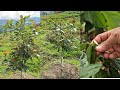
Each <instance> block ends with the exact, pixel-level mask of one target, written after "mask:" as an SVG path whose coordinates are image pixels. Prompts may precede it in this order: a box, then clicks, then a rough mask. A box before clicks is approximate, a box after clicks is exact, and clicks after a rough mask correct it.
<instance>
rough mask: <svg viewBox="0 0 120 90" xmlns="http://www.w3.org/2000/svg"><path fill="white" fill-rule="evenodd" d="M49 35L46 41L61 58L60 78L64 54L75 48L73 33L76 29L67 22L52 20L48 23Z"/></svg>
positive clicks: (57, 19)
mask: <svg viewBox="0 0 120 90" xmlns="http://www.w3.org/2000/svg"><path fill="white" fill-rule="evenodd" d="M50 26H52V27H50V28H51V33H49V34H48V35H47V41H49V42H50V43H51V44H53V48H54V49H56V50H57V51H58V52H60V56H61V76H62V63H63V59H64V53H65V52H69V51H70V50H71V49H73V48H77V47H76V45H75V44H74V42H75V41H76V38H75V32H76V31H77V28H76V27H75V26H74V25H73V24H72V23H70V22H69V21H64V20H63V19H59V18H54V19H53V20H51V22H50Z"/></svg>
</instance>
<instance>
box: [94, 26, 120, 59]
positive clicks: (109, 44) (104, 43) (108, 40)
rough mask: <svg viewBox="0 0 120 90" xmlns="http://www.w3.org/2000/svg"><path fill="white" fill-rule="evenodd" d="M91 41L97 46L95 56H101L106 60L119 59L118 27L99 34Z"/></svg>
mask: <svg viewBox="0 0 120 90" xmlns="http://www.w3.org/2000/svg"><path fill="white" fill-rule="evenodd" d="M93 40H95V41H96V42H97V43H98V44H99V45H98V46H97V47H96V51H97V55H99V54H102V55H103V56H104V58H106V59H115V58H119V57H120V27H118V28H114V29H112V30H110V31H107V32H104V33H102V34H99V35H97V36H96V37H95V38H94V39H93ZM106 52H109V53H106Z"/></svg>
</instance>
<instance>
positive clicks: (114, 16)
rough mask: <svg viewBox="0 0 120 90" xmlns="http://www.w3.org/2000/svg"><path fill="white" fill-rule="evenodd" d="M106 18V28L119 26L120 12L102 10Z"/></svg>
mask: <svg viewBox="0 0 120 90" xmlns="http://www.w3.org/2000/svg"><path fill="white" fill-rule="evenodd" d="M102 13H103V15H104V16H105V18H106V19H107V25H108V29H113V28H116V27H120V13H119V12H118V11H102Z"/></svg>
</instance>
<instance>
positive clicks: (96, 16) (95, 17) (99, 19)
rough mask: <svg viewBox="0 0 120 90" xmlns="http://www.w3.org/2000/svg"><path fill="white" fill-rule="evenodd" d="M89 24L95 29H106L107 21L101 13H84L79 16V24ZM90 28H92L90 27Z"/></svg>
mask: <svg viewBox="0 0 120 90" xmlns="http://www.w3.org/2000/svg"><path fill="white" fill-rule="evenodd" d="M88 21H89V22H90V23H91V24H93V25H94V27H97V28H106V27H107V21H106V18H105V16H104V14H103V13H102V12H101V11H86V12H84V13H83V14H81V22H88ZM91 27H92V26H91Z"/></svg>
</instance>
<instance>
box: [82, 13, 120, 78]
mask: <svg viewBox="0 0 120 90" xmlns="http://www.w3.org/2000/svg"><path fill="white" fill-rule="evenodd" d="M119 17H120V13H119V12H117V11H81V15H80V19H81V25H82V27H81V30H80V32H81V33H80V38H81V42H80V45H81V46H80V48H81V56H80V60H81V65H80V77H81V78H113V77H116V78H118V77H120V73H119V69H120V68H119V66H120V64H119V60H120V59H119V58H117V59H115V60H107V59H105V58H103V57H102V55H99V56H96V53H95V52H96V51H95V47H96V45H98V44H97V42H95V41H92V39H93V38H94V37H95V36H96V35H98V34H100V33H102V32H104V31H107V30H111V29H113V28H115V27H118V26H120V18H119Z"/></svg>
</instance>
